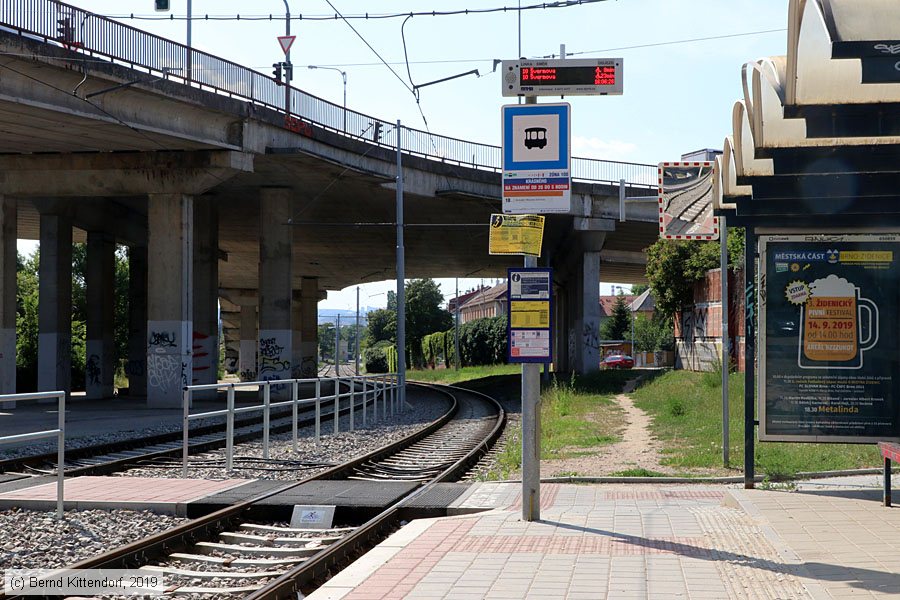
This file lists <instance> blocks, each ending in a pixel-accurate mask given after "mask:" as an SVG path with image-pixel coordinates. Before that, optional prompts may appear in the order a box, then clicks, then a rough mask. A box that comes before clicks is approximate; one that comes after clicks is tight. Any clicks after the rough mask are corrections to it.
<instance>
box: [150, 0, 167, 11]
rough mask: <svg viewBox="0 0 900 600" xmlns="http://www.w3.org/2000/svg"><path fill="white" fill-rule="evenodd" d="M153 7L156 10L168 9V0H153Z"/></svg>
mask: <svg viewBox="0 0 900 600" xmlns="http://www.w3.org/2000/svg"><path fill="white" fill-rule="evenodd" d="M154 7H155V8H156V10H158V11H167V10H169V0H154Z"/></svg>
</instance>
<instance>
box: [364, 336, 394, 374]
mask: <svg viewBox="0 0 900 600" xmlns="http://www.w3.org/2000/svg"><path fill="white" fill-rule="evenodd" d="M388 350H394V347H393V346H391V343H390V342H384V341H382V342H378V343H377V344H375V345H374V346H371V347H369V348H366V351H365V352H364V353H363V362H364V363H365V367H366V373H388V372H391V371H390V369H389V361H388ZM394 354H395V355H396V354H397V351H396V350H394Z"/></svg>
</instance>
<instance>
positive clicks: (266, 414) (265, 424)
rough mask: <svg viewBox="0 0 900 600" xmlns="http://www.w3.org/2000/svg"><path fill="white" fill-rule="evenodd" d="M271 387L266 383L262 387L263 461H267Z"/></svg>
mask: <svg viewBox="0 0 900 600" xmlns="http://www.w3.org/2000/svg"><path fill="white" fill-rule="evenodd" d="M271 392H272V386H271V384H270V383H269V382H268V381H266V383H265V384H264V387H263V459H265V460H268V459H269V401H270V399H271Z"/></svg>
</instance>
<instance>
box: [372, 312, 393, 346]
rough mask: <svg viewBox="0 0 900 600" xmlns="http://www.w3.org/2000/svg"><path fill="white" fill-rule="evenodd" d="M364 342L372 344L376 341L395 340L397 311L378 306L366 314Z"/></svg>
mask: <svg viewBox="0 0 900 600" xmlns="http://www.w3.org/2000/svg"><path fill="white" fill-rule="evenodd" d="M366 321H367V322H368V325H367V327H366V342H367V343H368V345H369V346H374V345H375V344H377V343H378V342H391V343H393V342H395V341H396V339H397V311H396V310H390V309H387V308H379V309H377V310H373V311H371V312H370V313H369V314H368V317H367V319H366Z"/></svg>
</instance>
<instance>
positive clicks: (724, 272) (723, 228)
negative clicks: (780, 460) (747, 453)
mask: <svg viewBox="0 0 900 600" xmlns="http://www.w3.org/2000/svg"><path fill="white" fill-rule="evenodd" d="M719 278H720V279H721V284H722V464H724V465H725V467H726V468H727V467H728V465H729V463H730V462H731V460H730V456H729V452H730V448H729V444H730V440H729V438H730V432H729V415H728V412H729V411H728V372H729V371H730V370H731V369H730V366H731V354H730V353H729V351H728V346H729V343H728V342H729V339H728V312H729V306H728V305H729V302H728V226H727V225H726V223H725V217H719Z"/></svg>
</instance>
